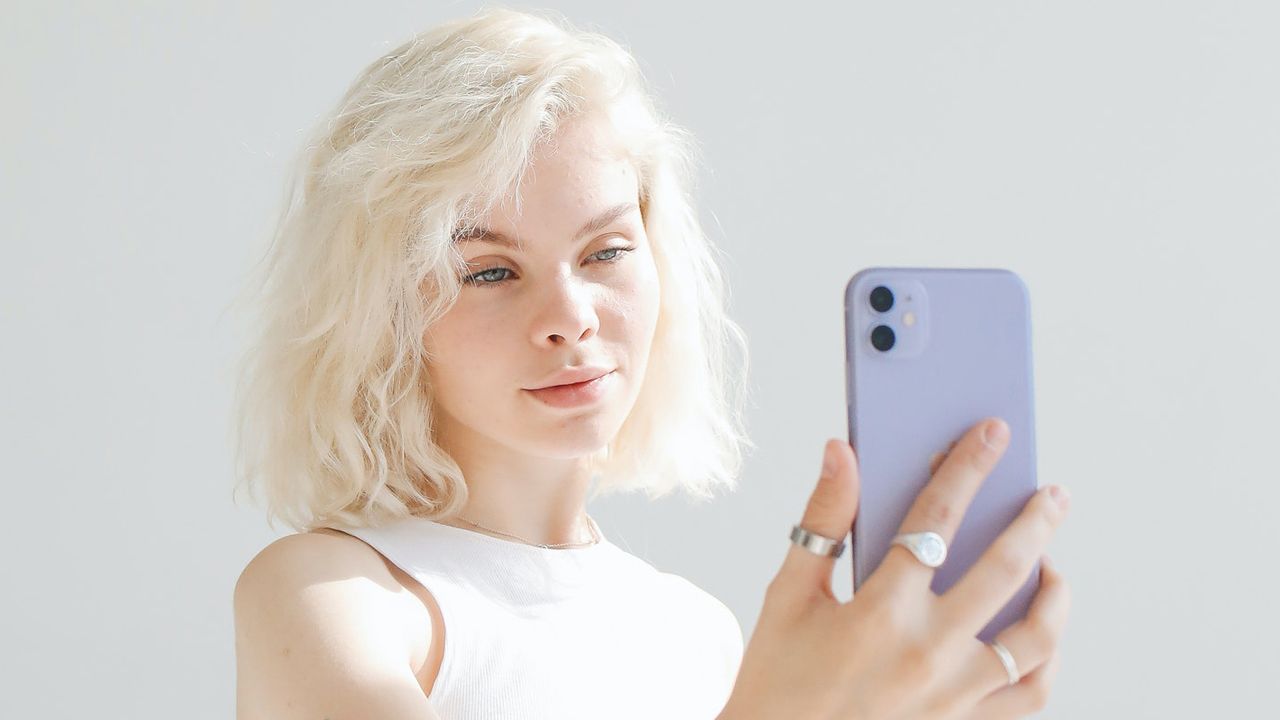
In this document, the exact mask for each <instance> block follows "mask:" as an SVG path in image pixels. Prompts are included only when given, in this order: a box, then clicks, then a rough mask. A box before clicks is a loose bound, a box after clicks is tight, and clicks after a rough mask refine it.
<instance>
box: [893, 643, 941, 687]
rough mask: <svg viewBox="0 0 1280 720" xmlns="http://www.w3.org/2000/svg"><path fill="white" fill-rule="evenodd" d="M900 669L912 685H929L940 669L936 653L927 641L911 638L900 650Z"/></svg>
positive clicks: (934, 679)
mask: <svg viewBox="0 0 1280 720" xmlns="http://www.w3.org/2000/svg"><path fill="white" fill-rule="evenodd" d="M901 660H902V670H903V674H904V675H905V676H906V679H907V681H908V682H909V683H910V685H912V686H914V687H929V686H931V685H932V684H934V682H935V681H936V680H937V678H938V673H939V671H940V669H941V663H940V662H939V658H938V653H937V651H936V650H935V649H934V647H933V646H932V645H930V644H928V643H925V642H922V641H919V640H911V641H909V642H908V643H907V644H906V645H905V646H904V648H903V651H902V658H901Z"/></svg>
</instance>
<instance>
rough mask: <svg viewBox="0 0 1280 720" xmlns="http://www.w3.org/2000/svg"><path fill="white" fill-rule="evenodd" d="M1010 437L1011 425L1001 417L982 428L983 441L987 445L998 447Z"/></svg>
mask: <svg viewBox="0 0 1280 720" xmlns="http://www.w3.org/2000/svg"><path fill="white" fill-rule="evenodd" d="M1008 438H1009V426H1008V425H1006V424H1005V422H1004V421H1003V420H1001V419H999V418H996V419H995V420H992V421H990V422H988V423H987V424H986V425H984V426H983V428H982V442H984V443H986V444H987V447H989V448H994V449H998V448H999V447H1000V446H1001V445H1003V444H1004V441H1005V440H1007V439H1008Z"/></svg>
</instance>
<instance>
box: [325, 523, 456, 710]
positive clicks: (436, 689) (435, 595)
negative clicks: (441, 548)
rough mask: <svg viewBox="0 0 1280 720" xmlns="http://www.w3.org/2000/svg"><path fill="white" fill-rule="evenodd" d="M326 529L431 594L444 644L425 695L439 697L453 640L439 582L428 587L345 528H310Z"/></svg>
mask: <svg viewBox="0 0 1280 720" xmlns="http://www.w3.org/2000/svg"><path fill="white" fill-rule="evenodd" d="M326 530H327V531H330V532H336V533H342V534H343V535H346V536H347V537H350V538H354V539H355V540H358V541H360V542H361V543H364V544H365V545H366V546H367V547H368V548H369V549H370V550H372V551H373V552H374V553H376V554H377V555H378V557H379V558H380V559H381V560H382V562H383V564H384V565H387V566H388V572H390V568H391V567H394V568H395V569H397V570H399V571H400V572H402V573H404V574H405V575H407V576H409V578H410V579H411V580H413V581H414V582H416V583H418V585H419V586H420V587H422V589H424V590H426V591H427V592H428V593H429V594H430V595H431V598H432V600H433V601H434V602H435V606H436V609H437V610H439V612H440V626H441V629H443V630H444V633H443V634H442V637H441V642H442V643H444V645H443V647H442V648H441V649H440V668H439V669H438V670H436V677H435V680H434V681H433V682H432V683H431V691H430V692H428V693H427V694H426V696H427V699H429V700H435V699H437V698H439V696H440V688H441V687H442V685H443V683H444V681H445V678H446V675H447V674H448V673H449V669H450V667H451V666H452V665H453V662H452V658H453V642H452V641H451V640H450V638H449V613H448V612H447V611H446V610H445V606H446V605H447V604H448V603H446V602H442V601H441V600H440V595H441V591H440V589H439V584H436V583H433V585H434V586H435V587H434V588H428V587H427V586H426V585H424V584H423V583H422V581H421V580H419V579H418V578H417V576H416V575H414V574H413V573H411V572H409V571H408V570H407V569H405V568H403V567H401V566H400V565H399V563H396V562H395V561H394V560H392V559H391V558H389V557H387V555H386V554H385V553H383V552H382V551H381V550H379V549H378V548H377V547H375V546H374V544H373V543H371V542H369V541H368V540H366V539H364V538H362V537H360V536H359V535H356V534H354V533H352V532H347V531H346V530H340V529H338V528H333V527H323V528H315V529H314V530H312V532H322V531H326ZM410 592H412V591H410ZM446 594H447V591H446ZM419 599H421V598H419ZM427 614H428V622H429V621H430V610H429V609H428V613H427ZM431 630H432V633H433V634H434V633H435V628H434V627H433V628H431ZM430 652H431V651H430V648H428V650H427V654H428V655H430Z"/></svg>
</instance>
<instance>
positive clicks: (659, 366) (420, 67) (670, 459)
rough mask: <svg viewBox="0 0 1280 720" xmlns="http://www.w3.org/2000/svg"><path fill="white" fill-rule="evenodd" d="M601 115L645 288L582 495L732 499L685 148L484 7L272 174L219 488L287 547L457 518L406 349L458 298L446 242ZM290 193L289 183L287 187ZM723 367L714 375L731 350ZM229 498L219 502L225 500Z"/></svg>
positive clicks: (418, 350)
mask: <svg viewBox="0 0 1280 720" xmlns="http://www.w3.org/2000/svg"><path fill="white" fill-rule="evenodd" d="M592 110H604V111H606V112H608V113H609V114H610V117H612V118H614V119H615V124H616V126H617V127H618V128H619V130H620V132H622V133H623V136H624V138H625V139H626V142H627V146H628V147H629V148H630V155H631V158H632V160H633V162H634V163H635V165H636V169H637V172H638V176H639V181H640V182H639V184H640V195H641V197H640V208H641V213H642V216H643V219H644V225H645V230H646V234H647V235H648V237H649V241H650V245H651V247H652V249H653V257H654V261H655V264H656V265H657V268H658V274H659V279H660V284H661V306H660V309H659V317H658V323H657V328H656V330H655V335H654V339H653V344H652V347H651V350H650V357H649V362H648V369H647V372H646V375H645V378H644V381H643V385H642V387H641V389H640V391H639V395H638V397H637V399H636V402H635V405H634V406H633V408H632V410H631V412H630V413H629V415H628V416H627V418H626V419H625V421H624V422H623V424H622V426H621V427H620V428H619V430H618V433H617V434H616V435H615V437H614V438H613V439H612V441H611V442H610V443H609V445H608V446H607V447H606V448H604V449H603V450H602V452H600V453H597V454H596V455H594V456H593V457H592V458H591V459H590V462H591V472H592V478H593V480H598V481H599V482H598V483H597V484H596V485H595V487H594V490H593V493H592V497H593V498H594V497H595V496H597V495H599V494H602V493H612V492H617V491H634V490H644V491H645V492H647V493H648V495H649V496H650V497H651V498H657V497H661V496H663V495H666V494H668V493H670V492H671V491H672V490H674V489H676V488H682V489H683V490H685V491H686V492H687V493H689V495H690V496H692V497H693V498H695V499H708V498H711V497H713V490H714V489H715V488H716V487H717V486H723V487H726V488H728V489H730V490H732V489H734V488H736V484H737V480H736V477H737V474H738V472H739V471H740V468H741V466H742V460H743V452H744V449H745V448H746V447H755V446H754V443H752V442H751V441H750V440H749V439H748V438H747V437H746V434H745V432H744V431H743V429H742V427H741V409H742V404H743V402H744V400H745V399H746V395H747V387H746V373H747V347H746V342H745V338H744V336H743V334H742V331H741V329H740V328H739V327H738V326H737V325H736V324H735V323H734V322H733V321H732V320H731V319H730V318H729V317H728V315H727V312H726V308H725V300H726V293H725V287H724V282H723V279H722V277H721V273H720V270H719V268H718V266H717V257H716V254H717V253H718V250H717V249H716V248H715V247H714V246H713V245H712V244H711V242H710V241H709V239H708V238H707V237H706V236H705V234H704V233H703V231H702V229H701V227H700V225H699V223H698V219H697V214H696V212H695V210H694V208H693V207H692V206H691V199H690V191H691V188H692V185H693V183H694V181H695V175H694V173H695V171H696V162H695V158H696V153H697V148H696V145H695V143H694V141H693V139H692V137H691V136H690V135H689V133H688V132H687V131H685V130H683V129H682V128H680V127H678V126H676V125H674V124H672V123H670V122H667V121H666V120H665V119H663V118H662V116H661V115H660V114H659V113H658V111H657V109H656V108H655V107H654V103H653V100H652V98H651V95H650V93H649V91H648V89H647V86H646V83H645V80H644V78H643V76H642V74H641V72H640V69H639V67H638V66H637V64H636V62H635V60H634V58H633V57H632V56H631V55H630V54H629V53H628V51H626V50H625V49H623V47H621V46H620V45H618V44H617V43H616V42H614V41H613V40H611V39H609V38H608V37H605V36H603V35H601V34H597V33H592V32H584V31H580V30H577V29H575V28H573V27H572V26H571V25H570V24H569V23H568V22H567V21H566V20H565V19H564V18H563V17H562V16H559V15H558V14H555V13H553V12H550V11H542V12H539V13H537V14H534V13H528V12H519V11H515V10H510V9H506V8H501V7H498V8H494V7H486V8H484V9H482V10H480V11H479V12H478V13H476V14H475V15H474V16H472V17H469V18H464V19H458V20H453V21H450V22H447V23H444V24H442V25H439V26H437V27H435V28H433V29H431V30H429V31H427V32H424V33H421V34H419V35H417V36H415V37H414V38H413V39H411V40H409V41H408V42H406V43H404V44H403V45H401V46H400V47H398V48H396V49H395V50H393V51H391V52H390V53H388V54H386V55H385V56H384V57H382V58H381V59H379V60H377V61H376V62H374V63H373V64H372V65H370V66H369V67H368V68H366V69H365V70H364V71H363V72H362V73H361V74H360V75H359V76H358V77H357V79H356V80H355V82H354V83H353V84H352V85H351V87H350V88H349V90H348V91H347V93H346V95H345V96H344V97H343V99H342V101H341V102H340V103H339V105H338V107H337V108H336V110H335V111H334V113H333V115H332V116H331V117H330V118H328V120H327V122H324V123H322V124H321V125H318V126H317V127H316V129H315V130H313V131H312V133H313V134H312V140H311V142H310V143H309V144H308V146H307V148H306V150H305V152H304V153H303V154H302V155H301V156H300V157H298V158H297V160H296V161H295V163H296V164H295V165H294V166H292V168H291V170H290V175H289V178H288V184H287V188H286V190H287V193H286V197H285V203H284V208H283V210H282V212H281V214H280V216H279V219H278V223H277V225H276V228H275V231H274V236H273V238H272V242H271V245H270V247H269V248H268V249H267V256H266V257H265V258H264V259H265V260H266V263H265V264H264V265H263V266H261V268H260V269H259V270H260V272H261V275H260V276H259V277H258V278H257V280H256V282H253V283H251V286H250V288H249V289H250V290H252V293H251V295H252V297H251V300H252V303H253V305H254V306H255V308H256V309H257V310H258V319H257V322H256V323H255V327H254V331H253V332H254V334H253V342H252V343H251V345H250V346H249V347H248V348H247V351H246V353H245V354H244V356H243V357H242V359H241V362H240V365H239V367H238V372H239V375H238V383H237V388H236V390H237V397H236V414H235V421H236V427H235V436H236V437H235V444H236V449H237V483H236V490H239V489H240V488H241V486H244V487H247V488H248V489H250V490H251V491H252V490H254V489H255V488H256V489H260V490H261V491H262V494H263V495H264V496H265V500H266V510H267V514H268V521H269V523H271V525H272V526H273V527H274V519H275V518H279V519H282V520H284V521H285V522H286V523H288V524H289V525H291V526H292V527H294V528H295V529H298V530H306V529H312V528H316V527H322V526H338V527H344V526H345V527H360V526H369V525H379V524H382V523H384V522H387V521H390V520H393V519H397V518H401V517H406V516H418V517H429V518H440V517H445V516H449V515H452V514H454V513H456V512H458V511H459V510H460V509H461V508H462V507H463V505H464V504H465V502H466V493H467V488H466V483H465V481H464V478H463V477H462V473H461V470H460V469H459V467H458V465H457V464H456V463H455V462H454V461H453V460H452V459H451V458H450V457H449V455H448V454H447V453H446V452H444V450H443V449H442V448H441V447H440V446H438V445H437V444H436V443H435V441H434V439H433V435H432V421H433V413H434V410H433V405H432V396H433V393H432V378H431V377H430V376H429V374H428V372H427V369H426V364H425V363H426V361H427V360H428V356H427V355H426V349H425V347H424V346H423V343H422V332H423V330H424V329H425V328H427V327H428V326H429V325H430V324H431V323H432V322H433V321H434V320H436V319H437V318H439V317H440V316H441V315H443V314H444V313H445V312H446V311H447V310H448V308H449V307H450V305H451V304H452V303H453V302H454V300H456V298H457V295H458V293H459V291H460V289H461V281H460V278H459V275H458V273H459V272H460V271H461V270H463V269H465V262H464V260H463V259H462V255H461V253H460V252H459V251H458V250H457V248H456V247H454V245H453V243H452V238H453V236H454V234H455V233H456V232H458V231H459V229H460V228H469V227H474V224H475V223H477V222H478V221H480V220H481V219H482V218H483V217H484V216H485V214H486V213H487V212H488V211H489V210H490V209H492V208H493V207H495V206H496V205H497V204H499V203H500V202H501V200H502V198H504V197H506V196H507V193H509V192H511V191H512V190H513V188H514V189H515V190H516V196H517V197H518V185H519V181H520V179H521V178H522V177H523V175H524V170H525V168H526V166H527V164H528V163H529V162H530V158H531V156H532V154H533V151H534V150H535V149H537V148H538V147H539V143H541V142H545V141H547V140H548V139H549V138H550V136H551V135H552V134H553V133H554V132H555V129H556V127H557V126H558V124H559V123H560V122H562V121H563V120H565V119H566V118H570V117H573V116H576V115H578V114H580V113H584V112H588V111H592ZM299 178H300V179H299ZM735 348H736V349H737V350H738V351H739V355H738V357H739V358H740V360H741V362H740V364H739V365H738V366H737V367H736V368H735V367H733V366H732V365H731V359H732V358H731V356H730V355H731V351H732V350H734V349H735ZM234 497H235V493H234V492H233V500H234Z"/></svg>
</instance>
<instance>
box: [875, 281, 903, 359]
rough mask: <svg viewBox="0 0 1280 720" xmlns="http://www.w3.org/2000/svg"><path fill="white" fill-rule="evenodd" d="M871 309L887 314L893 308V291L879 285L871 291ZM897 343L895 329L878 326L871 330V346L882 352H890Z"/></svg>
mask: <svg viewBox="0 0 1280 720" xmlns="http://www.w3.org/2000/svg"><path fill="white" fill-rule="evenodd" d="M870 299H871V309H872V310H875V311H876V312H878V313H887V312H889V310H890V309H891V308H892V307H893V291H892V290H890V289H889V288H887V287H885V286H883V285H877V286H876V287H875V288H874V289H872V291H871V298H870ZM896 341H897V336H896V335H895V334H894V332H893V328H891V327H889V326H888V325H877V326H875V327H874V328H872V330H871V345H872V347H874V348H875V349H877V350H879V351H880V352H888V351H889V349H890V348H892V347H893V344H894V343H895V342H896Z"/></svg>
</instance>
